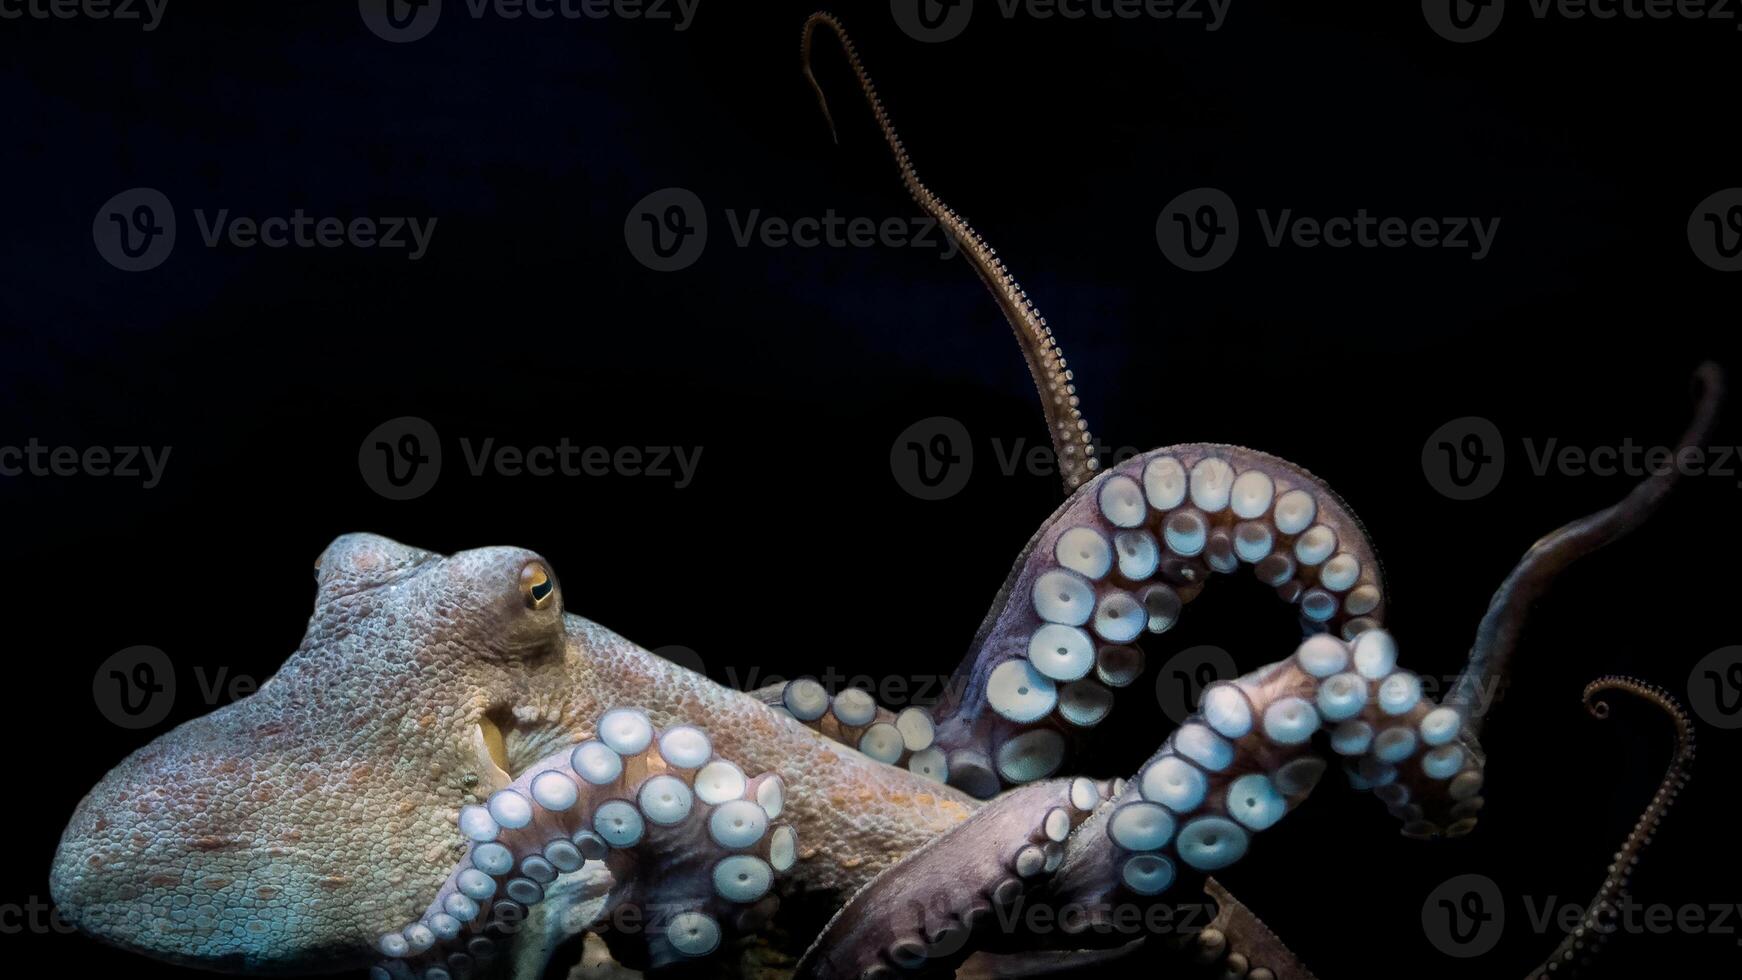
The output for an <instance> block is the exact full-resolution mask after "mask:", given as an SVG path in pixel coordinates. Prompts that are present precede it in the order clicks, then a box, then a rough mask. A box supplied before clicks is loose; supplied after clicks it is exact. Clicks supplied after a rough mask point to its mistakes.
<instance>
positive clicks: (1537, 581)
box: [1447, 361, 1724, 732]
mask: <svg viewBox="0 0 1742 980" xmlns="http://www.w3.org/2000/svg"><path fill="white" fill-rule="evenodd" d="M1694 384H1695V390H1696V391H1697V392H1698V404H1697V406H1696V408H1695V409H1694V418H1693V421H1692V422H1690V423H1689V425H1688V428H1687V431H1686V432H1685V433H1684V434H1683V435H1682V437H1681V441H1680V443H1679V444H1678V448H1677V456H1678V457H1679V456H1680V454H1681V452H1682V451H1683V450H1687V449H1692V448H1698V447H1703V446H1704V445H1705V444H1706V441H1707V439H1708V437H1709V436H1710V435H1711V431H1712V425H1713V423H1714V422H1715V421H1716V419H1717V416H1718V408H1719V406H1720V404H1721V403H1722V402H1723V398H1724V376H1723V372H1722V371H1721V370H1719V368H1718V366H1717V365H1716V364H1713V363H1711V362H1709V361H1708V362H1706V363H1704V364H1701V365H1700V366H1699V368H1698V369H1697V370H1696V371H1695V372H1694ZM1679 476H1680V474H1679V472H1678V469H1677V467H1676V466H1674V465H1670V466H1667V467H1665V468H1664V469H1663V470H1662V471H1660V472H1657V473H1654V474H1652V475H1651V476H1649V477H1647V478H1646V479H1645V480H1643V481H1641V482H1640V484H1639V485H1638V486H1636V487H1634V488H1633V490H1632V492H1630V493H1628V494H1627V496H1626V497H1623V498H1622V499H1621V500H1620V501H1619V502H1617V503H1615V504H1614V505H1612V506H1610V507H1607V508H1605V509H1603V510H1600V511H1598V512H1597V513H1595V514H1592V515H1590V516H1588V517H1582V518H1580V519H1579V520H1576V521H1573V522H1571V523H1569V524H1566V525H1564V526H1562V527H1561V528H1559V529H1558V530H1556V531H1554V532H1552V533H1550V534H1548V535H1546V536H1545V537H1543V538H1542V540H1540V541H1538V542H1537V543H1536V544H1533V545H1531V546H1530V550H1529V551H1527V552H1525V553H1524V557H1523V559H1521V560H1520V561H1519V563H1518V566H1517V567H1516V568H1514V569H1513V570H1512V573H1511V574H1510V575H1508V576H1506V581H1504V582H1502V583H1501V584H1500V588H1499V589H1497V590H1495V592H1494V597H1493V598H1492V599H1490V600H1489V602H1488V611H1487V612H1486V613H1485V614H1483V616H1482V622H1481V625H1479V626H1478V627H1477V628H1476V640H1475V643H1474V644H1473V645H1472V646H1471V648H1470V660H1469V663H1468V664H1467V665H1466V666H1465V668H1464V671H1463V673H1462V675H1461V676H1459V678H1458V681H1457V684H1456V685H1455V686H1454V687H1453V688H1452V691H1451V694H1450V696H1449V697H1448V698H1447V703H1448V704H1452V705H1456V706H1457V707H1458V708H1459V710H1461V711H1463V712H1464V713H1465V715H1466V717H1467V719H1468V723H1469V725H1470V726H1471V729H1472V730H1473V731H1478V732H1479V731H1481V727H1482V721H1483V718H1484V716H1485V715H1486V714H1487V711H1488V708H1489V706H1490V705H1491V704H1492V702H1493V700H1494V698H1493V694H1494V692H1495V691H1496V690H1497V689H1498V686H1499V685H1500V684H1501V683H1503V682H1504V681H1505V679H1506V672H1507V667H1508V664H1509V662H1510V660H1511V658H1512V653H1513V651H1514V650H1515V649H1517V647H1518V640H1519V636H1520V634H1521V633H1522V632H1523V629H1524V621H1525V618H1526V616H1527V615H1528V614H1529V612H1530V607H1531V605H1532V604H1534V603H1535V602H1536V600H1537V599H1538V598H1539V597H1540V596H1541V595H1542V594H1543V592H1544V591H1546V590H1547V589H1548V586H1549V583H1550V582H1553V581H1554V579H1555V576H1557V575H1559V574H1560V573H1561V571H1562V570H1563V569H1565V568H1566V567H1567V566H1568V565H1570V564H1572V563H1573V562H1575V561H1577V560H1578V559H1580V558H1582V557H1584V556H1585V555H1588V554H1590V553H1591V552H1593V551H1595V550H1597V549H1598V548H1601V547H1602V546H1604V545H1606V544H1608V543H1610V542H1611V541H1615V540H1618V539H1620V538H1621V537H1623V536H1625V535H1626V534H1627V533H1628V532H1630V531H1632V530H1633V529H1634V528H1636V527H1638V526H1639V525H1641V524H1643V523H1644V522H1645V521H1646V519H1647V518H1649V517H1651V515H1652V514H1654V513H1656V512H1657V509H1658V507H1660V506H1661V505H1662V504H1663V501H1664V499H1665V498H1666V497H1668V496H1669V493H1670V491H1671V490H1673V489H1674V488H1675V486H1676V483H1677V482H1678V479H1679Z"/></svg>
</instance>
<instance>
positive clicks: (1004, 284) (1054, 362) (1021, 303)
mask: <svg viewBox="0 0 1742 980" xmlns="http://www.w3.org/2000/svg"><path fill="white" fill-rule="evenodd" d="M818 26H822V27H826V28H828V29H829V30H830V32H832V33H833V34H834V35H835V37H836V39H837V40H838V41H839V42H840V44H841V50H842V51H843V52H844V53H845V55H846V57H847V64H848V66H849V67H850V68H851V69H852V71H853V74H854V76H855V78H856V79H857V80H858V82H859V88H860V91H861V93H862V94H863V95H864V97H865V102H866V104H867V105H868V106H869V107H870V109H871V114H872V116H873V117H874V118H875V119H876V121H877V126H878V128H879V130H880V131H881V132H882V134H883V138H884V141H885V142H887V143H888V144H889V150H890V152H891V153H892V154H893V155H894V157H895V165H896V168H897V169H898V170H899V171H900V174H901V181H902V184H903V185H904V186H905V187H906V188H907V191H908V193H909V194H910V195H912V197H913V199H914V202H915V203H917V204H918V205H919V206H920V207H921V208H923V209H924V210H925V212H926V213H927V214H929V215H930V216H931V217H932V218H933V219H935V220H936V221H937V222H938V223H939V224H940V225H942V226H943V229H944V232H945V233H946V234H947V235H949V237H950V239H951V240H953V241H955V242H957V243H958V244H960V245H961V247H962V254H963V255H964V256H965V257H966V258H967V259H968V262H969V264H971V265H972V266H973V268H974V272H975V273H976V274H977V275H979V277H980V279H981V280H982V281H984V282H985V283H986V288H987V289H989V290H991V292H992V298H993V300H994V301H995V302H997V304H998V308H999V309H1000V310H1001V311H1003V313H1004V315H1005V318H1006V319H1007V320H1008V321H1009V322H1010V327H1011V329H1012V330H1013V331H1015V333H1016V340H1017V343H1018V345H1019V346H1021V348H1022V354H1023V357H1024V359H1026V360H1027V362H1028V369H1029V373H1030V374H1031V375H1032V376H1033V378H1034V384H1035V387H1036V389H1038V391H1039V393H1040V400H1041V409H1042V412H1043V414H1044V415H1045V416H1046V422H1047V429H1048V430H1049V435H1051V437H1052V443H1053V448H1054V450H1055V452H1056V453H1057V454H1058V464H1059V474H1060V476H1062V477H1063V478H1064V484H1065V488H1066V489H1067V490H1074V489H1076V488H1077V487H1078V486H1080V485H1081V484H1083V483H1084V482H1085V481H1087V480H1088V479H1089V478H1090V477H1093V476H1094V475H1095V471H1096V470H1097V469H1098V468H1099V466H1100V461H1099V460H1098V459H1096V458H1095V446H1094V437H1093V436H1091V435H1090V434H1089V423H1088V420H1087V419H1085V418H1083V413H1082V409H1081V404H1080V401H1079V399H1078V397H1077V389H1076V385H1075V382H1074V379H1073V376H1072V373H1071V370H1070V367H1069V365H1068V364H1067V363H1066V362H1065V356H1064V351H1063V350H1062V349H1060V347H1059V344H1058V340H1057V339H1056V338H1055V337H1054V336H1053V332H1052V328H1051V327H1049V326H1047V322H1046V318H1045V317H1043V316H1041V315H1040V311H1039V310H1038V309H1037V308H1036V307H1035V305H1034V303H1033V301H1032V300H1030V299H1029V298H1028V293H1027V292H1025V291H1024V290H1023V288H1022V286H1021V285H1020V284H1018V283H1017V281H1016V277H1015V276H1014V275H1012V274H1011V272H1010V270H1009V269H1008V268H1007V267H1006V266H1005V265H1004V260H1003V259H1000V258H999V257H998V253H997V251H996V250H994V249H993V248H992V246H991V244H990V243H988V242H987V241H986V240H985V239H984V238H982V237H980V234H979V233H978V232H976V231H975V230H974V229H973V228H972V227H971V226H969V224H968V222H967V221H966V220H965V219H964V218H962V216H961V215H959V214H957V213H956V212H955V211H954V210H952V209H951V208H950V207H949V205H947V204H945V203H944V202H943V201H942V200H941V199H940V198H938V196H937V195H936V194H933V193H932V191H931V189H930V188H928V187H927V186H926V185H925V184H924V183H922V182H921V181H920V179H919V174H918V172H917V171H915V169H914V166H913V160H912V158H911V157H909V155H908V152H907V147H906V146H905V145H904V144H903V143H902V141H901V137H900V136H899V135H897V134H896V132H895V124H894V122H893V121H892V120H891V119H890V117H889V113H888V111H887V110H886V109H885V108H884V106H883V100H882V99H881V98H879V97H878V95H877V86H876V85H875V84H874V83H873V82H872V81H871V75H870V73H869V72H868V71H866V69H865V65H864V63H863V62H862V61H860V59H859V52H858V49H857V48H856V47H854V45H853V41H852V39H851V38H849V37H848V36H847V32H846V29H845V28H843V27H842V26H841V22H840V21H839V20H837V19H835V17H834V16H832V15H830V14H827V13H821V12H819V13H815V14H812V15H811V16H810V17H809V19H807V20H806V21H805V25H804V33H803V35H802V37H801V39H800V42H799V57H800V59H801V60H802V63H803V65H804V74H805V78H807V79H809V81H810V83H811V87H812V89H813V90H814V91H815V92H816V96H817V102H818V104H819V105H821V107H822V110H823V117H824V118H825V119H827V120H828V122H829V127H830V129H831V131H832V130H833V129H834V117H833V116H832V115H831V114H830V112H829V103H828V98H827V97H826V96H824V94H823V89H822V86H821V85H820V84H818V82H817V79H816V75H815V74H814V73H813V72H812V70H811V34H812V32H813V31H814V30H815V29H816V28H817V27H818Z"/></svg>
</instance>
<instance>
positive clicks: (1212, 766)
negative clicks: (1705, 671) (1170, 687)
mask: <svg viewBox="0 0 1742 980" xmlns="http://www.w3.org/2000/svg"><path fill="white" fill-rule="evenodd" d="M1396 660H1397V658H1396V648H1395V645H1394V644H1393V643H1392V641H1391V638H1390V636H1389V634H1387V633H1386V632H1385V631H1383V630H1378V629H1374V630H1369V631H1367V632H1364V633H1362V634H1360V635H1359V636H1358V637H1357V638H1356V640H1355V641H1354V642H1353V643H1350V642H1349V641H1346V640H1342V639H1339V638H1337V637H1335V636H1331V635H1328V634H1318V635H1315V636H1312V637H1310V638H1308V639H1307V640H1306V641H1305V642H1303V643H1302V644H1301V646H1300V648H1299V649H1298V650H1297V651H1296V652H1295V653H1294V654H1293V655H1292V656H1291V657H1289V658H1288V659H1287V660H1284V661H1281V662H1279V663H1275V664H1271V665H1270V666H1267V667H1264V668H1262V669H1260V670H1257V671H1254V672H1252V673H1250V674H1248V675H1246V676H1244V677H1241V678H1239V679H1238V680H1234V681H1223V682H1218V683H1215V684H1212V685H1210V686H1209V687H1207V688H1206V689H1205V691H1204V694H1203V698H1202V700H1201V701H1200V703H1199V706H1198V712H1197V713H1196V714H1194V715H1192V716H1191V717H1190V718H1188V719H1187V720H1186V722H1185V723H1184V724H1183V725H1181V726H1180V728H1179V730H1178V731H1176V732H1174V733H1173V735H1172V736H1170V737H1169V738H1168V739H1167V742H1166V744H1165V745H1163V747H1162V748H1161V750H1160V751H1159V752H1157V753H1156V754H1155V756H1154V757H1152V758H1151V759H1150V761H1149V762H1148V763H1147V764H1146V765H1145V766H1144V767H1143V769H1142V770H1140V771H1139V773H1138V774H1137V776H1136V777H1135V778H1134V779H1133V780H1131V781H1130V782H1129V783H1126V782H1125V781H1123V780H1120V781H1116V782H1115V783H1114V784H1112V785H1111V786H1104V785H1101V784H1096V783H1094V782H1092V781H1090V780H1088V779H1082V778H1078V779H1076V780H1053V781H1047V782H1040V783H1034V784H1031V785H1028V786H1025V787H1022V788H1019V789H1016V790H1012V791H1011V792H1009V793H1006V794H1004V795H1002V796H1000V797H998V798H997V799H995V800H993V801H992V802H990V803H988V804H987V805H986V806H985V807H984V808H983V809H981V810H980V811H978V812H977V813H976V814H975V815H974V816H973V817H971V818H969V820H968V821H967V822H965V823H963V824H962V825H960V826H959V827H957V828H955V829H954V830H952V831H950V832H949V833H948V834H946V835H944V836H943V837H940V838H939V839H938V840H936V841H933V842H932V843H930V844H927V845H926V846H925V847H924V848H921V849H920V850H919V851H917V852H915V853H914V854H913V855H911V856H909V857H908V858H907V859H906V860H904V861H903V862H902V863H901V864H898V865H896V866H895V867H893V868H891V869H890V870H888V871H886V872H884V873H883V874H882V875H880V876H879V877H878V878H877V879H875V880H874V881H873V882H872V883H871V884H870V885H868V886H866V888H865V889H864V890H863V891H861V892H860V894H859V895H857V896H855V897H854V898H853V900H852V901H851V902H850V903H849V904H848V906H847V907H846V908H845V909H844V910H843V911H842V912H841V913H840V914H839V915H838V916H837V917H836V919H835V921H834V922H832V923H831V924H830V926H829V928H828V929H826V930H825V931H824V934H823V935H822V936H821V937H820V938H819V939H818V940H817V942H816V944H815V945H814V946H813V947H812V948H811V951H810V952H809V953H807V954H806V957H805V962H804V964H803V965H802V966H801V970H800V973H801V975H802V976H804V977H807V978H811V977H815V978H822V977H837V976H839V977H847V976H852V977H858V976H872V975H885V974H887V975H893V974H894V973H895V972H896V971H897V970H904V971H912V972H918V971H933V970H938V971H945V970H949V969H953V968H954V967H955V966H956V965H958V964H960V963H961V962H962V961H963V960H964V959H965V958H966V957H967V955H968V954H969V953H971V952H974V951H990V952H1004V953H1008V952H1015V951H1020V950H1023V949H1083V948H1093V947H1106V946H1109V945H1122V944H1125V943H1128V942H1131V941H1132V940H1133V938H1134V937H1133V936H1132V935H1131V930H1130V927H1129V926H1130V924H1129V922H1122V921H1121V916H1122V915H1123V914H1124V913H1123V910H1126V909H1131V908H1133V907H1148V906H1151V905H1155V904H1159V903H1160V902H1162V901H1163V898H1164V896H1165V895H1168V894H1175V895H1178V894H1189V893H1187V892H1182V890H1181V888H1180V885H1181V884H1182V883H1183V882H1185V881H1186V880H1188V879H1189V880H1195V881H1196V882H1198V883H1199V884H1203V883H1204V882H1205V881H1206V879H1207V876H1208V875H1210V874H1212V873H1214V872H1216V871H1220V870H1221V869H1223V868H1226V867H1229V866H1230V865H1232V864H1234V863H1236V862H1238V861H1239V860H1240V859H1241V858H1242V857H1244V856H1245V854H1246V853H1247V851H1248V849H1249V847H1250V845H1251V842H1252V839H1253V836H1254V835H1256V834H1259V833H1261V832H1263V831H1265V830H1268V829H1269V828H1271V827H1273V826H1275V825H1276V824H1277V822H1279V821H1280V820H1281V819H1282V818H1283V817H1284V816H1286V815H1287V813H1288V812H1289V811H1290V810H1291V809H1292V808H1293V807H1295V806H1297V805H1298V804H1299V803H1300V802H1302V801H1303V800H1305V798H1306V797H1307V795H1308V794H1310V793H1311V792H1312V790H1313V788H1314V786H1316V785H1317V783H1318V781H1319V778H1320V777H1321V776H1322V775H1323V774H1324V772H1325V769H1326V763H1325V760H1324V759H1323V758H1322V757H1321V756H1320V755H1319V754H1318V752H1317V750H1316V749H1315V746H1314V744H1313V743H1314V737H1315V735H1317V734H1318V733H1319V732H1320V731H1322V730H1324V729H1327V728H1331V729H1333V731H1332V735H1331V744H1332V748H1333V750H1335V751H1337V752H1338V753H1341V754H1344V755H1347V756H1350V757H1353V758H1357V759H1359V760H1361V764H1360V766H1359V772H1360V774H1361V777H1362V778H1363V779H1364V780H1365V781H1366V783H1365V785H1368V786H1370V787H1377V788H1376V790H1375V792H1376V794H1377V795H1379V796H1381V798H1387V802H1389V803H1391V804H1392V809H1393V811H1394V812H1398V813H1399V814H1400V815H1403V816H1404V818H1405V820H1406V822H1407V824H1408V826H1409V828H1410V829H1412V830H1416V829H1418V827H1419V825H1420V824H1421V823H1422V821H1423V817H1424V814H1423V812H1422V809H1421V806H1422V805H1421V804H1420V803H1413V802H1411V801H1409V800H1408V799H1407V797H1398V796H1397V794H1396V793H1395V792H1388V789H1390V790H1396V789H1397V788H1398V787H1401V786H1402V785H1404V784H1405V781H1406V779H1407V780H1414V781H1416V782H1419V783H1420V784H1422V785H1423V786H1424V789H1423V790H1422V793H1423V798H1424V799H1426V798H1427V797H1428V796H1429V795H1431V793H1433V792H1436V790H1433V789H1428V788H1425V787H1432V786H1437V787H1438V790H1437V792H1439V793H1441V794H1442V795H1445V794H1448V793H1449V790H1448V789H1447V787H1448V786H1450V785H1451V784H1453V783H1456V782H1458V781H1460V780H1462V781H1463V782H1465V783H1468V784H1470V785H1473V786H1479V785H1480V766H1481V760H1480V758H1479V756H1477V755H1475V754H1474V753H1464V752H1463V751H1461V749H1460V751H1459V752H1458V754H1457V755H1456V756H1455V757H1448V756H1446V754H1445V753H1441V752H1440V751H1439V749H1440V748H1441V747H1443V746H1445V745H1447V744H1451V738H1450V737H1448V735H1449V736H1451V737H1455V736H1457V735H1458V734H1459V729H1458V728H1457V727H1456V726H1455V725H1454V726H1453V727H1452V728H1451V729H1450V731H1449V733H1448V732H1446V731H1442V730H1441V728H1440V727H1439V722H1440V720H1441V719H1439V718H1438V717H1437V716H1436V715H1435V713H1436V712H1437V711H1439V710H1441V709H1438V708H1436V707H1435V706H1433V705H1432V704H1431V703H1428V702H1426V701H1424V700H1423V699H1422V697H1421V690H1420V683H1419V681H1417V680H1416V678H1415V677H1414V675H1412V674H1410V673H1408V672H1407V671H1402V670H1399V669H1397V663H1396ZM1356 728H1359V729H1360V732H1359V735H1360V737H1359V738H1355V737H1353V735H1352V734H1351V733H1352V732H1353V730H1354V729H1356ZM1472 774H1473V776H1474V779H1473V782H1472V780H1471V778H1470V777H1471V775H1472ZM1388 797H1390V798H1388ZM1412 806H1413V807H1414V808H1415V809H1414V810H1413V811H1411V810H1410V807H1412ZM1418 832H1419V831H1418ZM1022 902H1026V903H1029V904H1030V905H1031V906H1032V905H1044V906H1047V907H1049V908H1050V909H1051V910H1053V912H1054V913H1056V914H1053V915H1049V917H1048V918H1049V921H1053V922H1056V923H1057V929H1056V930H1049V931H1044V932H1039V933H1036V932H1034V931H1031V930H1025V929H1017V928H1012V926H1011V923H1013V922H1020V921H1025V919H1024V913H1023V912H1022V910H1021V909H1020V908H1018V907H1017V906H1018V903H1022ZM1247 919H1251V917H1250V914H1249V913H1247V914H1246V915H1245V918H1244V919H1242V922H1243V923H1244V924H1243V925H1242V926H1241V928H1242V930H1243V931H1242V934H1241V935H1242V937H1243V938H1241V940H1240V942H1241V943H1243V944H1244V945H1243V946H1238V947H1235V948H1233V949H1230V947H1229V946H1228V945H1227V942H1228V936H1227V934H1226V933H1225V932H1223V931H1221V930H1220V929H1216V928H1210V929H1204V930H1203V931H1202V932H1201V933H1200V934H1198V935H1195V936H1192V937H1185V938H1186V940H1187V943H1186V944H1187V946H1188V947H1190V948H1189V950H1188V952H1189V955H1191V956H1192V957H1194V958H1197V959H1202V960H1204V961H1205V962H1221V961H1222V960H1224V959H1225V960H1226V966H1227V969H1230V970H1234V969H1235V968H1238V972H1239V973H1240V974H1242V975H1248V971H1249V970H1253V969H1263V970H1267V971H1271V972H1272V974H1273V975H1274V971H1275V970H1276V969H1277V967H1276V966H1272V965H1268V964H1255V963H1253V962H1252V960H1251V959H1250V957H1252V956H1254V955H1259V956H1265V957H1271V956H1274V957H1281V956H1283V955H1284V954H1286V949H1285V948H1284V947H1282V946H1281V944H1280V943H1277V942H1275V937H1274V936H1270V935H1269V934H1268V931H1266V930H1263V929H1262V924H1256V925H1253V923H1255V922H1256V920H1252V921H1251V922H1246V920H1247ZM1135 938H1142V936H1141V935H1139V936H1137V937H1135ZM1297 967H1298V964H1294V963H1293V962H1292V959H1290V963H1289V965H1288V969H1289V970H1290V971H1293V972H1300V971H1298V970H1297V969H1296V968H1297ZM1259 975H1261V976H1262V974H1259Z"/></svg>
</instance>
